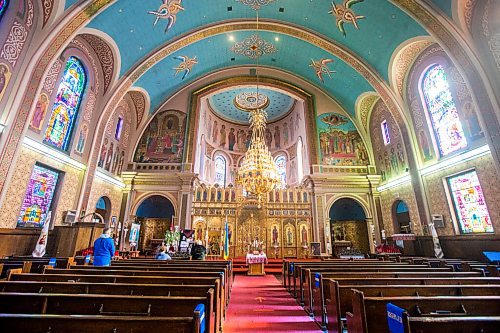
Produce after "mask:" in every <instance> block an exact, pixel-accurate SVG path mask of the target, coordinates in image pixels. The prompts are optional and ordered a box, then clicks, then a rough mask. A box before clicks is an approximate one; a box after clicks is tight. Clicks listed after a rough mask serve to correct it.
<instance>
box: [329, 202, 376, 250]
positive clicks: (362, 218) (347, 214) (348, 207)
mask: <svg viewBox="0 0 500 333" xmlns="http://www.w3.org/2000/svg"><path fill="white" fill-rule="evenodd" d="M329 216H330V227H331V229H330V230H331V239H332V242H333V247H334V253H335V254H336V255H338V254H339V253H340V252H342V251H345V250H346V248H347V247H349V248H351V249H352V250H359V251H360V252H362V253H368V252H370V243H369V240H368V230H367V226H366V214H365V210H364V209H363V207H362V206H361V205H360V204H359V202H357V201H356V200H354V199H350V198H342V199H339V200H337V201H335V202H334V203H333V205H332V207H331V208H330V213H329Z"/></svg>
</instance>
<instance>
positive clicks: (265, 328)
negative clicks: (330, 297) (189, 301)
mask: <svg viewBox="0 0 500 333" xmlns="http://www.w3.org/2000/svg"><path fill="white" fill-rule="evenodd" d="M238 332H255V333H257V332H266V333H267V332H291V333H299V332H321V330H320V329H319V327H318V326H317V325H316V324H315V323H314V321H312V319H310V318H309V317H308V316H307V314H306V313H305V311H304V310H303V309H302V308H301V307H300V306H298V305H297V303H296V302H295V300H294V299H293V298H292V297H291V296H290V295H289V294H288V293H287V292H286V290H285V289H284V288H283V286H282V285H281V284H280V282H279V281H278V280H277V279H276V277H275V276H274V275H266V276H262V277H260V276H245V275H237V276H236V277H235V281H234V285H233V291H232V293H231V302H230V304H229V310H228V312H227V317H226V321H225V324H224V333H238Z"/></svg>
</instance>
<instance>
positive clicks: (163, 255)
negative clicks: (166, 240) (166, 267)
mask: <svg viewBox="0 0 500 333" xmlns="http://www.w3.org/2000/svg"><path fill="white" fill-rule="evenodd" d="M156 259H157V260H171V259H172V257H170V256H169V255H168V254H167V247H166V246H162V247H160V253H158V255H157V256H156Z"/></svg>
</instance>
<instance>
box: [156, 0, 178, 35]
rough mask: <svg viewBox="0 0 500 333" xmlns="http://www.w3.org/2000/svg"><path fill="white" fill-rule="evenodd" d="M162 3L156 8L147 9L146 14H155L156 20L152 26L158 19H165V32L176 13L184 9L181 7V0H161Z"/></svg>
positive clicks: (171, 23)
mask: <svg viewBox="0 0 500 333" xmlns="http://www.w3.org/2000/svg"><path fill="white" fill-rule="evenodd" d="M162 2H163V4H162V5H161V6H160V7H159V8H158V10H152V11H149V12H148V14H151V15H155V16H156V20H155V23H154V24H153V26H156V24H157V23H158V21H159V20H160V19H162V20H167V21H168V23H167V26H166V27H165V33H166V32H168V30H170V28H172V27H173V26H174V24H175V22H176V20H177V14H178V13H179V12H180V11H181V10H184V7H182V0H162Z"/></svg>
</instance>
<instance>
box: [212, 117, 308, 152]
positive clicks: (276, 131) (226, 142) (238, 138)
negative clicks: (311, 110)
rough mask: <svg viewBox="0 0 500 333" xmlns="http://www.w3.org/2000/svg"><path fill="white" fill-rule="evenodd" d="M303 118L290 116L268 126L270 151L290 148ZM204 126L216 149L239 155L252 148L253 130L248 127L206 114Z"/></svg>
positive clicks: (267, 133)
mask: <svg viewBox="0 0 500 333" xmlns="http://www.w3.org/2000/svg"><path fill="white" fill-rule="evenodd" d="M301 121H302V116H301V114H300V113H299V112H296V113H295V114H292V115H290V117H287V118H286V119H285V120H284V121H277V122H275V123H270V124H268V127H267V128H266V131H265V133H264V137H265V140H266V144H267V146H268V147H269V149H270V150H272V151H273V150H280V149H282V148H289V147H290V145H291V144H292V143H293V142H294V140H295V139H296V136H297V133H298V131H299V128H300V123H301ZM202 122H203V126H204V128H205V129H206V133H207V139H208V140H207V142H208V143H210V144H212V145H213V146H215V147H219V148H221V149H227V150H229V151H234V152H238V153H245V152H246V151H247V149H248V147H249V146H250V141H251V138H252V130H251V129H249V128H248V126H242V125H235V124H232V123H230V122H226V121H223V120H221V119H219V118H216V117H214V116H213V115H212V114H210V113H208V112H205V113H204V114H203V115H202Z"/></svg>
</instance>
